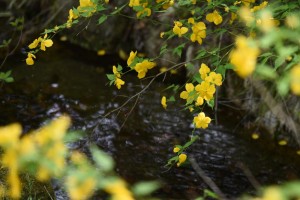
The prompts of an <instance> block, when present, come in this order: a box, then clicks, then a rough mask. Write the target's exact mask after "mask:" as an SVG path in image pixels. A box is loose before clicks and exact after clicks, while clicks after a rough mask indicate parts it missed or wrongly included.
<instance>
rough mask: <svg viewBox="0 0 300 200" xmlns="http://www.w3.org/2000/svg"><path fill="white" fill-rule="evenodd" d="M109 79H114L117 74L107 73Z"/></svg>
mask: <svg viewBox="0 0 300 200" xmlns="http://www.w3.org/2000/svg"><path fill="white" fill-rule="evenodd" d="M106 76H107V78H108V80H110V81H114V80H115V79H116V77H115V75H114V74H106Z"/></svg>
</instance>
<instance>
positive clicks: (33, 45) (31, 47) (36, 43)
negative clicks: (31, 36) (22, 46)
mask: <svg viewBox="0 0 300 200" xmlns="http://www.w3.org/2000/svg"><path fill="white" fill-rule="evenodd" d="M39 43H40V40H39V39H35V40H34V41H33V42H32V43H31V44H30V45H28V47H29V49H34V48H36V47H37V46H38V45H39Z"/></svg>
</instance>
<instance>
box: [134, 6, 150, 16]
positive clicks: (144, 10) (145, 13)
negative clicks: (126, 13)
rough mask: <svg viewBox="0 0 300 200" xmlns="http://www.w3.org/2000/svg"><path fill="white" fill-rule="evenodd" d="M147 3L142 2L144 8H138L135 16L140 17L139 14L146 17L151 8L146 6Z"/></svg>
mask: <svg viewBox="0 0 300 200" xmlns="http://www.w3.org/2000/svg"><path fill="white" fill-rule="evenodd" d="M147 5H148V3H144V4H143V7H144V9H143V10H140V11H138V12H137V13H136V16H137V18H140V17H141V15H143V16H147V17H149V16H150V15H151V9H150V8H147Z"/></svg>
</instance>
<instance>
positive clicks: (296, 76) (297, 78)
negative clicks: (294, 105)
mask: <svg viewBox="0 0 300 200" xmlns="http://www.w3.org/2000/svg"><path fill="white" fill-rule="evenodd" d="M290 77H291V82H290V88H291V91H292V93H293V94H295V95H300V64H297V65H295V66H294V67H293V68H292V69H291V71H290Z"/></svg>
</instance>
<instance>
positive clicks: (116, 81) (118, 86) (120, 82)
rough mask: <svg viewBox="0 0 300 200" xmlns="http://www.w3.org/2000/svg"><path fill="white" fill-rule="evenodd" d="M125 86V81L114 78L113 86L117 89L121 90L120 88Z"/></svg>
mask: <svg viewBox="0 0 300 200" xmlns="http://www.w3.org/2000/svg"><path fill="white" fill-rule="evenodd" d="M124 84H125V81H123V80H122V79H120V78H116V80H115V85H116V86H117V88H118V89H121V86H122V85H124Z"/></svg>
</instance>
